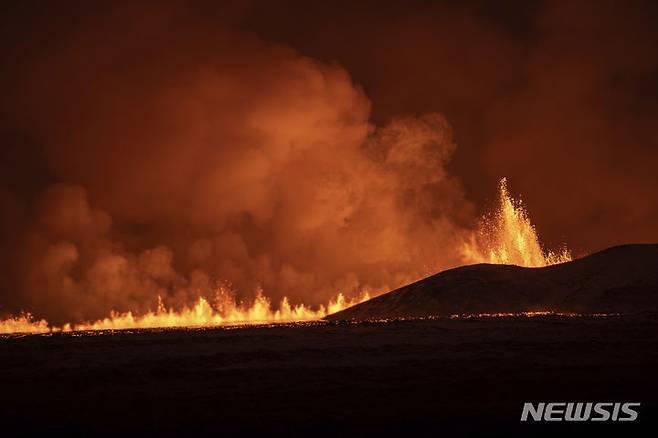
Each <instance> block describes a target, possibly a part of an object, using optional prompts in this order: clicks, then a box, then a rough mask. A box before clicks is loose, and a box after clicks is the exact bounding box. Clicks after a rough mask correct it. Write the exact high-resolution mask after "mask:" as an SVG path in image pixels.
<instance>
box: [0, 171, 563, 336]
mask: <svg viewBox="0 0 658 438" xmlns="http://www.w3.org/2000/svg"><path fill="white" fill-rule="evenodd" d="M499 193H500V198H499V206H498V208H497V210H496V211H494V213H493V214H491V215H488V216H485V217H483V220H482V222H481V224H480V228H479V231H478V233H477V234H475V235H474V236H471V238H470V239H469V240H468V242H467V243H466V244H465V245H464V247H463V248H462V249H463V255H464V259H465V261H466V262H467V263H496V264H515V265H520V266H526V267H539V266H547V265H552V264H555V263H563V262H567V261H570V260H571V253H570V251H569V250H568V249H567V248H566V247H565V248H563V249H562V250H560V251H558V252H553V251H545V250H544V249H543V248H542V245H541V243H540V241H539V237H538V235H537V231H536V230H535V227H534V225H532V223H531V222H530V219H529V217H528V213H527V211H526V209H525V208H524V206H523V205H522V203H521V201H519V200H515V199H514V198H512V197H510V195H509V192H508V190H507V179H506V178H503V179H501V180H500V185H499ZM220 292H224V291H220ZM220 296H221V298H219V299H218V300H217V302H215V303H214V304H215V305H214V306H213V305H211V304H210V303H209V302H208V300H207V299H205V298H198V299H197V301H196V302H195V304H194V305H193V306H191V307H184V308H183V309H181V310H174V309H171V308H169V309H167V308H166V307H165V306H164V305H163V304H162V302H161V301H160V300H159V301H158V306H157V310H156V311H154V312H153V311H152V312H147V313H145V314H142V315H134V314H133V313H132V312H126V313H118V312H111V313H110V315H109V316H108V317H107V318H105V319H100V320H97V321H92V322H87V323H82V324H65V325H63V326H61V327H53V326H51V325H49V324H48V322H47V321H45V320H35V319H34V318H33V317H32V315H30V314H29V313H24V314H21V315H19V316H17V317H9V318H7V319H4V320H0V334H10V333H48V332H56V331H72V330H115V329H135V328H165V327H204V326H205V327H207V326H218V325H226V324H261V323H278V322H296V321H312V320H318V319H320V318H323V317H324V316H326V315H329V314H331V313H335V312H338V311H340V310H343V309H346V308H347V307H350V306H353V305H355V304H358V303H360V302H363V301H366V300H368V299H369V298H370V296H369V295H368V294H367V293H364V294H363V295H362V296H360V297H359V298H356V299H353V300H348V299H346V298H345V296H344V295H343V294H340V293H339V294H338V295H337V296H336V298H334V299H333V300H330V301H329V303H328V304H327V305H326V306H320V307H319V308H317V309H315V310H314V309H311V308H310V307H308V306H306V305H304V304H298V305H295V306H292V305H291V304H290V302H289V301H288V299H287V298H283V299H282V301H281V302H280V303H279V306H278V310H273V309H272V306H271V303H270V301H269V300H268V298H267V297H265V296H263V294H262V292H259V293H258V294H257V296H256V298H255V299H254V301H253V303H251V305H249V306H244V305H240V304H238V303H236V301H235V300H234V299H233V298H231V297H230V296H229V295H227V294H225V293H222V294H221V295H220Z"/></svg>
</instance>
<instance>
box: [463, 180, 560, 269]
mask: <svg viewBox="0 0 658 438" xmlns="http://www.w3.org/2000/svg"><path fill="white" fill-rule="evenodd" d="M499 196H500V198H499V205H498V208H497V209H496V210H495V211H494V212H493V213H492V214H490V215H487V216H484V217H483V219H482V221H481V223H480V227H479V230H478V233H477V235H475V236H472V238H471V239H470V240H469V242H467V243H466V244H465V245H464V248H463V252H464V258H465V259H466V261H467V262H468V263H494V264H505V265H519V266H525V267H541V266H547V265H553V264H556V263H564V262H568V261H570V260H571V252H570V251H569V249H567V248H566V247H565V248H563V249H561V250H559V251H557V252H554V251H550V250H549V251H545V250H544V249H543V248H542V245H541V243H540V241H539V236H538V235H537V230H536V229H535V227H534V225H532V223H531V222H530V219H529V217H528V212H527V211H526V209H525V208H524V206H523V204H522V203H521V201H520V200H516V199H514V198H512V197H511V196H510V195H509V192H508V190H507V179H506V178H502V179H501V180H500V185H499Z"/></svg>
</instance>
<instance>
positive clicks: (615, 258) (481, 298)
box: [326, 244, 658, 321]
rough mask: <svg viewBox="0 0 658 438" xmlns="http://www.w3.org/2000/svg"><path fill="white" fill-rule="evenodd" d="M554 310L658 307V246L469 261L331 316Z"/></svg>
mask: <svg viewBox="0 0 658 438" xmlns="http://www.w3.org/2000/svg"><path fill="white" fill-rule="evenodd" d="M549 310H550V311H555V312H574V313H604V312H605V313H638V312H643V311H656V310H658V244H632V245H622V246H616V247H612V248H608V249H606V250H604V251H601V252H598V253H595V254H591V255H588V256H586V257H583V258H580V259H576V260H574V261H571V262H567V263H561V264H557V265H551V266H546V267H542V268H523V267H520V266H513V265H491V264H477V265H469V266H462V267H458V268H454V269H450V270H447V271H443V272H439V273H438V274H435V275H432V276H430V277H427V278H425V279H423V280H420V281H417V282H415V283H412V284H409V285H407V286H403V287H401V288H399V289H396V290H393V291H391V292H388V293H386V294H384V295H380V296H378V297H375V298H373V299H371V300H368V301H366V302H363V303H361V304H358V305H356V306H353V307H350V308H348V309H345V310H343V311H341V312H337V313H334V314H332V315H329V316H328V317H327V318H326V319H328V320H334V321H338V320H365V319H384V318H385V319H389V318H403V317H427V316H448V315H452V314H474V313H500V312H528V311H549Z"/></svg>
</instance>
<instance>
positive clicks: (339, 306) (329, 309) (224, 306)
mask: <svg viewBox="0 0 658 438" xmlns="http://www.w3.org/2000/svg"><path fill="white" fill-rule="evenodd" d="M368 299H370V296H369V295H368V294H367V293H364V294H362V295H361V296H360V297H358V298H356V299H354V300H348V299H346V298H345V296H344V295H343V294H340V293H339V294H338V295H337V296H336V298H335V299H333V300H330V301H329V303H328V304H327V305H326V306H320V307H319V308H317V309H311V308H309V307H307V306H305V305H304V304H298V305H296V306H291V305H290V303H289V302H288V299H287V298H283V300H281V303H280V304H279V308H278V310H273V309H272V306H271V305H270V301H269V300H268V299H267V297H265V296H263V295H262V293H259V294H258V295H257V296H256V299H255V300H254V301H253V302H252V303H251V305H248V306H245V305H239V304H238V303H236V301H235V300H234V299H232V298H229V297H228V296H226V295H224V298H222V299H221V302H215V303H214V305H211V304H210V302H209V301H208V300H207V299H205V298H198V299H197V301H196V303H195V304H194V305H193V306H192V307H184V308H183V309H181V310H174V309H167V308H166V307H165V306H164V305H163V304H162V302H159V303H158V307H157V310H156V311H154V312H147V313H145V314H142V315H133V314H132V312H126V313H118V312H112V313H111V314H110V316H109V317H107V318H105V319H99V320H97V321H92V322H87V323H81V324H65V325H63V326H61V327H52V326H50V325H49V324H48V322H46V321H45V320H39V321H37V320H35V319H34V318H33V317H32V315H30V314H23V315H21V316H18V317H10V318H8V319H5V320H2V321H0V334H10V333H49V332H68V331H74V330H120V329H146V328H166V327H212V326H219V325H228V324H263V323H277V322H298V321H313V320H318V319H321V318H323V317H324V316H326V315H328V314H330V313H335V312H338V311H340V310H343V309H346V308H347V307H350V306H353V305H355V304H358V303H360V302H363V301H366V300H368ZM220 309H221V310H220Z"/></svg>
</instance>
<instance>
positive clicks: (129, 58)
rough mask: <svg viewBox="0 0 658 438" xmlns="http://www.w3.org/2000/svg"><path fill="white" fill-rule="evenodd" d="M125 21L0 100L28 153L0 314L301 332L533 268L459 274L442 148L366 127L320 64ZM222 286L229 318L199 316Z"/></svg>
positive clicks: (282, 50)
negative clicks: (468, 281)
mask: <svg viewBox="0 0 658 438" xmlns="http://www.w3.org/2000/svg"><path fill="white" fill-rule="evenodd" d="M132 12H133V11H128V12H126V11H122V10H119V11H118V12H113V13H112V14H108V15H107V16H104V18H103V19H102V20H101V21H102V22H101V23H96V22H94V20H91V21H90V22H89V23H85V26H82V27H81V28H79V29H78V28H76V29H71V30H67V33H66V38H64V39H63V40H62V41H61V44H60V45H58V46H57V54H56V56H50V55H49V54H47V53H39V56H36V57H35V58H34V59H31V64H30V65H29V66H28V67H29V68H27V67H26V69H25V73H24V74H22V75H21V78H20V81H18V83H17V84H16V86H15V87H13V89H12V94H11V99H12V101H13V102H15V105H14V108H13V110H12V112H11V117H12V118H13V119H14V120H13V126H14V128H15V129H16V130H17V131H21V132H23V131H24V132H28V133H29V140H30V142H31V143H34V144H35V145H37V146H36V150H38V153H37V152H35V153H34V154H32V155H30V156H29V157H28V158H26V163H27V164H25V163H23V166H22V168H21V169H22V170H21V171H22V172H25V175H30V174H29V171H31V170H30V169H32V170H34V169H36V170H34V172H35V174H37V175H39V178H36V177H35V178H34V179H33V180H32V179H31V180H30V184H24V187H23V186H20V187H19V186H18V185H15V184H14V185H2V183H1V182H0V203H1V204H2V211H3V217H2V222H1V223H0V231H1V234H2V247H1V248H0V306H2V307H0V312H2V314H3V315H4V314H19V312H21V311H29V312H31V313H32V314H33V315H35V318H36V321H41V319H42V318H44V319H46V320H47V321H49V322H50V323H51V324H52V326H56V327H64V326H65V325H66V324H69V326H70V327H76V325H78V326H79V327H93V326H95V325H96V326H98V327H100V326H102V327H128V326H134V327H147V326H153V325H165V326H170V325H172V324H175V325H177V324H189V323H190V321H197V322H198V321H199V320H201V321H204V322H202V324H205V323H206V322H207V323H209V324H211V323H215V322H224V321H231V322H233V321H238V320H259V321H260V320H267V321H270V320H288V319H313V318H317V317H320V316H323V315H324V314H325V313H326V312H328V311H330V309H329V307H330V306H331V304H327V303H331V302H334V303H336V302H337V301H339V298H337V296H338V295H337V294H338V293H339V292H340V293H342V294H343V297H345V298H343V300H345V301H343V302H342V304H340V306H345V305H347V303H348V302H353V301H355V300H356V301H358V300H360V299H361V298H362V297H363V296H364V294H365V293H370V294H371V295H375V294H378V293H382V292H385V291H387V290H390V289H393V288H395V287H398V286H401V285H403V284H405V283H408V282H411V281H414V280H417V279H419V278H422V277H424V276H426V275H429V274H433V273H435V272H437V271H439V270H442V269H446V268H450V267H454V266H457V265H460V264H463V263H465V262H468V263H470V262H475V261H502V262H506V263H507V262H512V263H521V264H531V265H537V264H540V263H539V261H540V260H539V261H538V259H537V258H536V257H535V256H533V257H535V258H534V259H530V260H528V261H526V260H525V259H523V257H522V258H518V257H517V255H516V253H515V252H514V249H513V248H514V245H513V242H508V241H507V240H506V239H507V237H505V239H503V240H504V243H505V246H504V248H502V249H501V250H500V251H498V250H496V251H494V252H493V253H492V252H491V251H487V252H482V251H479V250H478V251H472V253H471V254H470V255H469V256H468V257H464V253H463V251H462V248H464V245H465V244H466V243H470V242H471V236H472V234H473V224H474V222H475V220H474V217H475V215H474V210H475V209H474V207H473V206H472V205H471V203H470V202H469V201H468V200H467V199H466V198H465V195H464V192H463V189H462V187H461V185H460V183H459V181H457V180H456V179H455V178H454V177H452V176H451V175H450V174H449V173H448V171H447V170H446V166H447V164H448V162H449V161H450V159H451V156H452V154H453V152H454V150H455V148H456V145H455V143H454V141H453V137H452V131H451V128H450V126H449V124H448V122H447V121H446V119H445V118H444V117H443V116H442V115H440V114H435V113H430V114H424V115H416V116H400V117H396V118H393V119H391V120H389V121H388V123H386V124H383V125H381V126H375V125H373V124H372V123H371V122H370V119H369V115H370V102H369V100H368V99H367V97H366V96H365V94H364V92H363V90H362V89H361V88H360V87H359V86H358V85H356V84H354V83H353V82H352V80H351V78H350V76H349V74H348V73H347V72H346V71H345V70H344V69H343V68H341V67H340V66H338V65H335V64H325V63H321V62H318V61H316V60H313V59H310V58H308V57H305V56H303V55H301V54H300V53H298V52H296V51H294V50H292V49H290V48H288V47H283V46H280V45H276V44H271V43H265V42H263V41H261V40H259V39H258V38H256V37H255V36H253V35H250V34H244V33H240V32H236V31H233V30H227V29H222V28H221V26H219V27H218V26H211V27H207V28H206V27H203V26H201V25H199V23H197V22H195V21H192V22H187V21H186V20H185V16H184V14H167V13H165V12H162V13H158V14H145V15H143V16H141V17H140V19H135V16H134V14H133V13H132ZM144 17H148V18H144ZM119 24H120V26H119ZM115 28H121V30H122V31H121V32H120V33H117V32H108V31H107V30H108V29H115ZM19 161H20V160H19ZM33 168H34V169H33ZM17 187H18V188H17ZM516 211H517V210H515V209H514V208H512V210H511V211H510V212H507V213H505V214H506V216H504V218H507V217H508V215H509V214H511V216H510V217H512V216H514V214H515V213H514V212H516ZM508 213H509V214H508ZM523 218H525V216H523ZM524 221H525V219H523V220H520V221H519V220H516V222H515V224H516V225H521V226H522V227H521V231H523V232H524V233H525V235H526V237H528V244H529V245H536V246H537V248H539V246H538V245H539V243H538V241H537V239H536V235H534V234H532V233H534V230H526V229H525V228H523V225H524V224H525V223H526V222H524ZM513 222H514V221H513ZM504 228H505V230H506V231H505V233H507V232H508V231H509V230H508V229H507V224H506V223H505V225H504ZM531 231H532V233H531ZM531 234H532V235H534V240H533V238H532V236H531ZM533 242H534V243H533ZM508 243H509V245H508ZM533 251H534V249H533ZM535 252H536V251H535ZM492 254H493V255H495V257H496V258H493V257H492ZM537 254H539V253H537ZM542 254H543V253H542ZM224 285H229V287H230V289H231V290H232V291H234V294H235V298H234V300H233V304H230V305H228V308H226V306H224V307H225V308H218V307H213V306H215V304H216V303H215V302H214V301H213V299H214V297H215V295H216V291H217V290H219V289H221V288H222V287H224ZM258 291H263V292H262V295H258V293H259V292H258ZM265 297H267V299H266V298H265ZM158 302H160V303H161V305H160V306H157V303H158ZM239 303H248V304H239ZM269 303H279V304H278V305H276V304H275V305H273V306H270V304H269ZM224 304H225V303H224ZM156 306H157V307H156ZM321 306H324V307H321ZM340 306H339V307H340ZM219 307H221V306H219ZM339 307H335V309H336V310H337V309H338V308H339ZM311 309H313V310H311ZM328 309H329V310H328ZM111 312H116V313H115V315H118V316H115V317H114V318H113V319H111V320H109V321H105V322H103V321H104V318H107V317H108V315H110V313H111ZM254 312H255V313H254ZM277 312H278V313H277ZM199 315H200V316H199ZM197 316H198V317H199V318H197ZM7 321H11V322H5V323H3V324H4V326H5V327H21V324H27V325H30V324H29V323H30V321H33V320H31V319H30V318H29V317H28V316H27V315H24V316H22V317H19V318H18V319H11V320H7ZM85 321H92V322H91V323H84V322H85ZM93 321H99V322H97V323H94V322H93ZM195 324H196V322H195ZM36 326H37V327H41V328H43V327H44V323H41V322H38V323H36ZM4 330H9V331H12V330H14V329H11V328H10V329H4ZM40 330H41V329H40Z"/></svg>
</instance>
